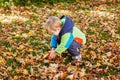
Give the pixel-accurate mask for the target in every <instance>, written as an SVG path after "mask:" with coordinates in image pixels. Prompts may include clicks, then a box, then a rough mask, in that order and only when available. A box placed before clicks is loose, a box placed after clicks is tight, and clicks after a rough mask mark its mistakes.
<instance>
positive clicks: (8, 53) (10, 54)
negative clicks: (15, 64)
mask: <svg viewBox="0 0 120 80" xmlns="http://www.w3.org/2000/svg"><path fill="white" fill-rule="evenodd" d="M4 54H7V55H8V56H12V55H13V53H12V52H5V53H4Z"/></svg>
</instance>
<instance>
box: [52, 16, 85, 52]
mask: <svg viewBox="0 0 120 80" xmlns="http://www.w3.org/2000/svg"><path fill="white" fill-rule="evenodd" d="M60 19H61V22H62V25H63V26H62V29H61V31H60V33H59V36H56V35H52V37H51V42H50V46H51V47H52V48H55V51H56V52H57V53H62V52H63V51H65V50H66V49H68V48H69V47H70V45H71V43H72V42H73V40H75V41H77V42H78V44H85V43H86V37H85V34H84V33H83V32H82V31H81V30H79V29H78V28H77V27H74V23H73V21H72V20H71V19H70V18H69V17H67V16H62V17H61V18H60ZM58 44H59V45H58Z"/></svg>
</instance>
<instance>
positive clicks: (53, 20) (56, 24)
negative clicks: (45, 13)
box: [44, 16, 62, 30]
mask: <svg viewBox="0 0 120 80" xmlns="http://www.w3.org/2000/svg"><path fill="white" fill-rule="evenodd" d="M61 25H62V24H61V21H60V19H59V18H58V17H56V16H50V17H49V18H48V19H47V21H46V22H45V24H44V27H45V28H46V29H47V30H55V29H56V28H61Z"/></svg>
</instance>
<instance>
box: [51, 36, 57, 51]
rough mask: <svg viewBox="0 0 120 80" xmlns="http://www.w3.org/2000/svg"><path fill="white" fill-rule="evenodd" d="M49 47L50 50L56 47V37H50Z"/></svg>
mask: <svg viewBox="0 0 120 80" xmlns="http://www.w3.org/2000/svg"><path fill="white" fill-rule="evenodd" d="M50 47H51V48H52V49H55V48H56V47H57V37H56V36H55V35H52V37H51V41H50Z"/></svg>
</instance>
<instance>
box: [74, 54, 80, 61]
mask: <svg viewBox="0 0 120 80" xmlns="http://www.w3.org/2000/svg"><path fill="white" fill-rule="evenodd" d="M72 59H73V60H77V61H81V60H82V56H81V55H78V56H73V57H72Z"/></svg>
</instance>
